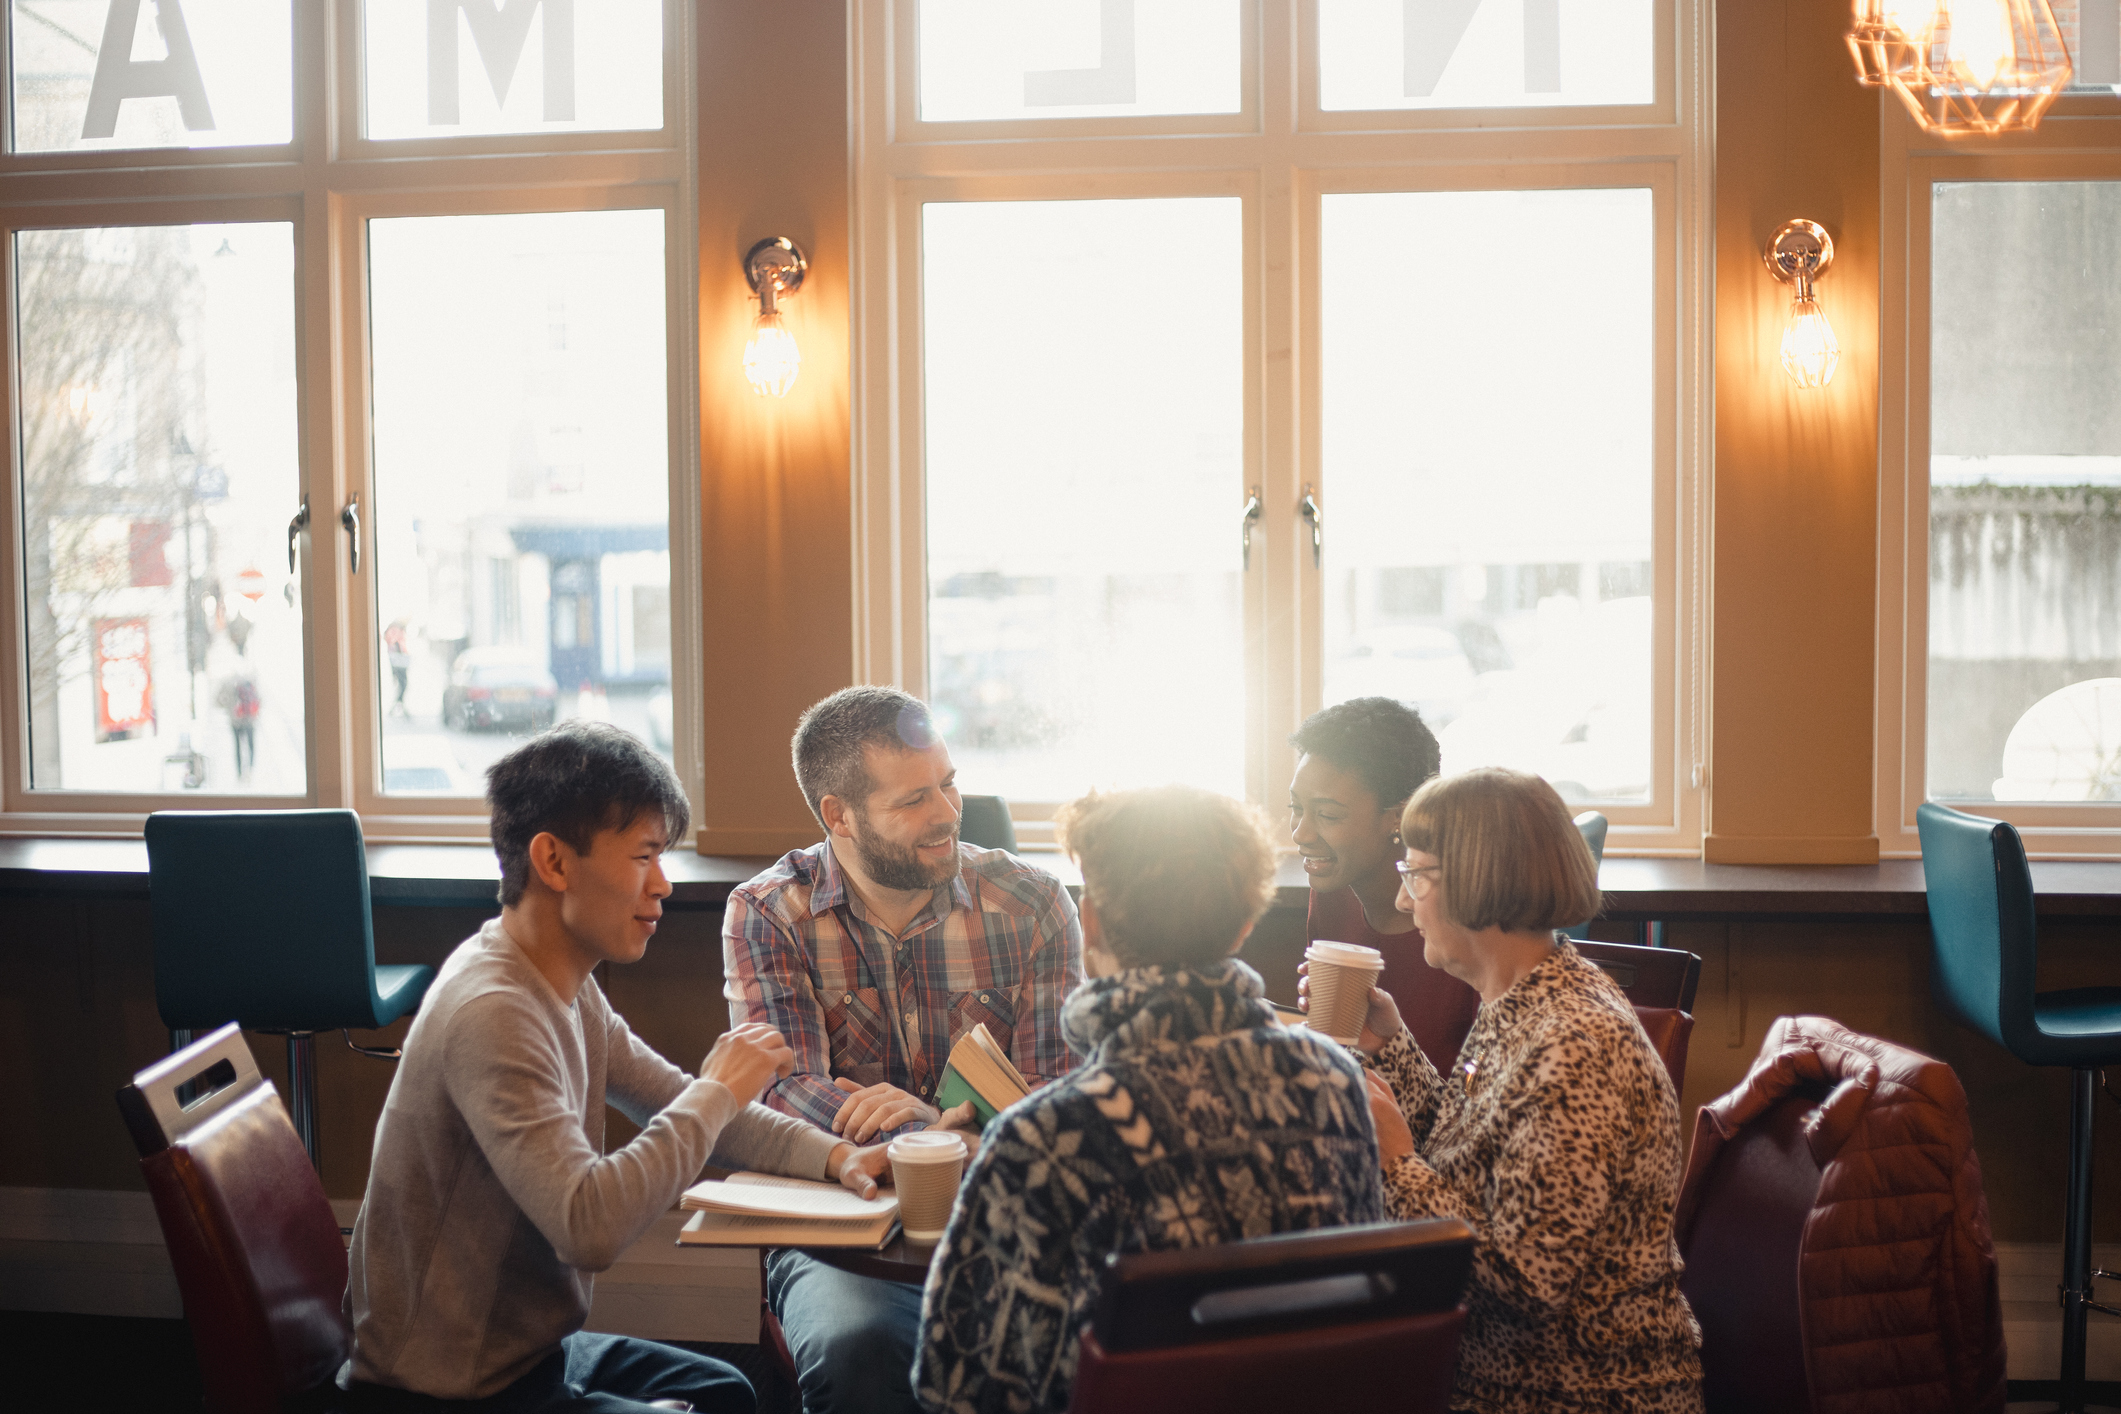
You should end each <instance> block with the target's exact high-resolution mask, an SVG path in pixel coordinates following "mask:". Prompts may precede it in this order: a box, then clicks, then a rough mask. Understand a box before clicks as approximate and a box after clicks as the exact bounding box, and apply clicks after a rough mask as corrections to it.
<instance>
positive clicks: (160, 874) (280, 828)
mask: <svg viewBox="0 0 2121 1414" xmlns="http://www.w3.org/2000/svg"><path fill="white" fill-rule="evenodd" d="M147 872H148V885H149V889H150V891H151V895H152V908H153V915H154V930H155V932H154V936H155V1004H156V1006H157V1007H158V1008H159V1009H160V1011H161V1013H162V1023H163V1025H165V1026H167V1027H169V1028H170V1031H171V1036H172V1041H173V1042H174V1043H176V1044H177V1045H182V1044H185V1043H188V1042H189V1041H190V1039H191V1034H190V1033H194V1032H201V1031H207V1030H211V1029H212V1028H214V1027H217V1026H220V1025H222V1024H224V1023H226V1022H230V1021H234V1022H239V1023H241V1024H242V1025H243V1026H244V1028H245V1029H247V1030H251V1031H264V1032H268V1033H280V1034H284V1035H285V1036H286V1037H287V1080H288V1085H287V1088H288V1091H289V1095H288V1111H289V1114H290V1116H291V1118H292V1119H293V1120H294V1125H295V1132H296V1133H297V1134H299V1135H301V1136H302V1147H303V1148H304V1149H306V1150H307V1151H308V1153H309V1159H310V1162H311V1163H312V1164H315V1163H316V1162H317V1052H316V1033H317V1032H319V1031H339V1032H342V1033H344V1032H346V1031H348V1030H349V1029H350V1028H356V1027H358V1028H359V1029H361V1030H364V1031H368V1030H374V1029H376V1028H377V1027H382V1026H388V1025H389V1024H390V1023H391V1022H393V1021H396V1020H397V1019H398V1018H399V1017H401V1016H404V1015H406V1014H407V1013H408V1012H411V1011H412V1010H413V1009H415V1008H416V1007H418V1006H419V1004H420V998H421V997H423V996H424V995H426V992H427V986H428V984H429V983H430V982H432V981H434V969H433V968H432V967H378V966H376V947H375V936H374V933H373V931H372V929H371V926H370V920H369V911H368V853H367V850H366V849H365V848H364V847H363V845H362V842H361V821H360V819H359V817H357V816H356V815H355V814H354V813H353V812H352V811H351V810H160V811H157V812H155V813H154V814H152V815H150V816H148V817H147ZM346 1044H347V1045H348V1046H349V1047H350V1048H352V1049H353V1050H356V1051H359V1052H361V1053H362V1054H363V1055H370V1056H377V1057H380V1058H383V1059H391V1060H394V1059H396V1058H397V1055H398V1053H397V1052H396V1051H395V1050H388V1049H374V1048H370V1047H365V1046H356V1045H354V1043H353V1037H352V1036H351V1035H347V1037H346Z"/></svg>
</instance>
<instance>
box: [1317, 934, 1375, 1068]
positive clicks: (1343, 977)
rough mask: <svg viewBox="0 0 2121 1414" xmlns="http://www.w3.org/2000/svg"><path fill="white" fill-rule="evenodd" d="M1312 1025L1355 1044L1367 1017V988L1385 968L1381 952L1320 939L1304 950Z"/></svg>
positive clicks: (1357, 944) (1346, 1044) (1368, 1007)
mask: <svg viewBox="0 0 2121 1414" xmlns="http://www.w3.org/2000/svg"><path fill="white" fill-rule="evenodd" d="M1304 962H1305V964H1306V969H1305V971H1306V976H1307V980H1308V982H1309V986H1308V987H1307V988H1306V989H1305V990H1306V992H1307V994H1308V996H1309V998H1310V1013H1311V1029H1312V1030H1314V1031H1318V1032H1321V1033H1323V1034H1324V1035H1327V1036H1330V1037H1332V1038H1333V1039H1334V1040H1336V1041H1338V1042H1340V1044H1342V1045H1343V1046H1352V1045H1354V1044H1355V1043H1356V1042H1357V1041H1358V1040H1359V1039H1360V1038H1361V1035H1362V1031H1363V1023H1364V1022H1365V1021H1367V1020H1368V1019H1369V1012H1370V990H1371V988H1373V987H1375V986H1376V985H1377V979H1378V978H1379V977H1380V976H1381V975H1383V973H1384V970H1385V959H1384V954H1383V953H1381V952H1379V951H1378V950H1377V949H1376V948H1366V947H1363V946H1362V945H1361V944H1359V943H1334V942H1326V941H1324V940H1320V941H1318V942H1315V943H1313V944H1311V946H1310V947H1309V948H1307V949H1305V951H1304Z"/></svg>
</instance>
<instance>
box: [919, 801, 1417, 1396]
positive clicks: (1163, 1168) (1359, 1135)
mask: <svg viewBox="0 0 2121 1414" xmlns="http://www.w3.org/2000/svg"><path fill="white" fill-rule="evenodd" d="M1059 826H1060V834H1061V841H1062V845H1063V847H1064V848H1066V849H1067V851H1068V852H1069V853H1070V854H1071V855H1073V856H1074V857H1075V859H1076V861H1077V863H1079V864H1080V865H1081V866H1082V871H1083V898H1082V922H1083V953H1084V959H1085V963H1086V966H1087V967H1088V970H1089V971H1090V972H1091V973H1092V974H1093V975H1092V977H1091V979H1090V980H1089V981H1086V982H1085V983H1083V985H1082V986H1081V987H1079V988H1077V989H1076V990H1075V991H1074V992H1073V993H1072V994H1071V995H1070V996H1069V998H1068V1000H1067V1002H1066V1004H1065V1005H1064V1007H1063V1009H1062V1012H1061V1024H1062V1027H1063V1029H1064V1030H1065V1032H1066V1034H1067V1037H1068V1044H1069V1045H1070V1046H1071V1047H1072V1048H1073V1050H1074V1051H1075V1053H1076V1054H1077V1055H1079V1056H1082V1057H1084V1058H1085V1059H1084V1061H1083V1064H1082V1065H1080V1066H1078V1067H1077V1068H1076V1069H1074V1070H1072V1071H1070V1072H1069V1073H1068V1074H1066V1075H1064V1076H1062V1077H1061V1078H1060V1079H1058V1080H1056V1081H1054V1082H1053V1083H1052V1084H1050V1085H1047V1086H1045V1087H1044V1088H1042V1089H1039V1090H1035V1091H1033V1092H1032V1093H1031V1094H1030V1095H1028V1096H1026V1097H1025V1098H1024V1099H1022V1100H1019V1101H1018V1102H1017V1103H1016V1104H1014V1105H1012V1106H1010V1107H1009V1108H1008V1109H1006V1110H1004V1111H1002V1112H1001V1114H1000V1115H998V1116H996V1117H995V1119H994V1120H993V1121H992V1122H991V1123H989V1125H988V1126H987V1132H986V1136H985V1140H984V1143H983V1144H982V1146H981V1149H980V1152H979V1155H978V1157H977V1158H975V1159H974V1160H973V1162H972V1165H971V1167H970V1169H969V1170H968V1171H967V1172H966V1174H965V1181H964V1186H963V1187H962V1188H961V1189H960V1190H959V1193H958V1199H957V1208H956V1210H955V1211H954V1212H953V1213H952V1214H951V1217H950V1225H949V1228H948V1229H947V1230H946V1231H945V1232H944V1234H943V1238H942V1242H941V1243H940V1245H939V1247H938V1250H937V1253H936V1260H935V1265H934V1266H933V1267H932V1268H931V1269H930V1271H929V1275H928V1287H927V1291H926V1292H925V1293H924V1296H923V1299H922V1303H921V1327H922V1337H923V1338H922V1344H921V1348H920V1353H919V1355H918V1357H917V1358H916V1361H915V1364H914V1370H913V1374H914V1379H913V1386H914V1393H915V1394H916V1395H917V1396H918V1397H919V1399H920V1401H921V1403H922V1404H923V1405H924V1406H926V1407H927V1408H929V1409H938V1410H940V1409H949V1410H952V1411H975V1410H1005V1409H1006V1410H1012V1411H1025V1410H1032V1411H1037V1410H1045V1411H1054V1414H1058V1411H1061V1410H1065V1409H1066V1408H1067V1407H1068V1399H1069V1395H1070V1393H1071V1392H1072V1391H1073V1389H1074V1385H1075V1363H1076V1356H1077V1353H1078V1351H1079V1349H1080V1343H1081V1332H1082V1328H1083V1325H1084V1323H1085V1322H1086V1321H1087V1320H1088V1319H1089V1316H1090V1306H1091V1303H1092V1301H1093V1300H1094V1299H1095V1297H1096V1295H1097V1290H1098V1281H1099V1279H1100V1277H1101V1275H1102V1273H1103V1271H1104V1267H1105V1259H1106V1258H1107V1257H1109V1256H1112V1255H1114V1254H1117V1253H1123V1252H1145V1251H1154V1250H1158V1249H1163V1248H1174V1247H1200V1246H1205V1245H1208V1244H1211V1243H1218V1242H1229V1241H1234V1240H1236V1239H1238V1238H1244V1237H1260V1236H1264V1235H1266V1234H1268V1233H1275V1232H1292V1231H1304V1230H1310V1229H1315V1228H1327V1227H1339V1226H1342V1225H1344V1224H1347V1223H1361V1222H1376V1221H1379V1220H1381V1219H1382V1218H1383V1216H1384V1197H1383V1193H1382V1191H1381V1189H1380V1187H1379V1160H1378V1154H1377V1144H1376V1140H1375V1138H1374V1136H1373V1134H1372V1131H1371V1127H1370V1124H1371V1121H1370V1114H1369V1106H1368V1103H1367V1097H1366V1095H1365V1091H1364V1086H1363V1080H1362V1072H1361V1070H1360V1068H1359V1067H1358V1066H1357V1065H1356V1064H1355V1062H1354V1060H1353V1059H1352V1058H1350V1057H1349V1055H1348V1054H1347V1052H1345V1051H1343V1050H1341V1048H1340V1047H1338V1046H1336V1045H1334V1044H1333V1043H1332V1042H1330V1041H1327V1040H1325V1039H1324V1038H1323V1037H1320V1036H1317V1035H1314V1034H1313V1033H1311V1032H1309V1031H1306V1030H1303V1029H1301V1028H1284V1027H1282V1026H1279V1025H1277V1024H1276V1023H1275V1020H1274V1016H1273V1012H1272V1010H1271V1009H1270V1008H1269V1007H1268V1005H1267V1003H1266V1001H1265V999H1264V997H1263V988H1262V986H1261V983H1260V980H1259V974H1258V973H1256V972H1254V971H1253V970H1252V969H1251V968H1249V967H1247V966H1245V965H1244V964H1243V963H1242V962H1239V961H1238V960H1237V958H1236V956H1235V954H1236V952H1237V950H1238V948H1239V947H1240V946H1242V945H1243V943H1244V941H1245V938H1246V936H1247V935H1249V934H1250V933H1251V931H1252V924H1253V922H1254V921H1255V920H1256V919H1258V917H1259V915H1260V914H1261V913H1263V912H1265V911H1266V907H1267V904H1268V902H1269V901H1270V900H1271V899H1272V897H1273V890H1274V843H1273V840H1272V838H1271V837H1270V836H1269V835H1268V833H1267V827H1266V823H1265V821H1263V820H1262V819H1261V818H1260V816H1259V813H1258V812H1257V811H1256V810H1253V809H1252V808H1251V807H1250V806H1246V805H1241V804H1239V803H1238V802H1237V801H1234V800H1230V799H1228V798H1226V797H1223V796H1219V795H1211V794H1209V793H1208V792H1206V791H1201V790H1194V789H1192V788H1191V787H1187V786H1165V787H1162V788H1159V789H1156V790H1140V791H1127V792H1124V793H1121V794H1116V795H1090V796H1086V797H1084V798H1083V799H1081V800H1078V801H1076V802H1074V803H1073V804H1071V805H1068V806H1066V807H1064V808H1063V809H1062V811H1061V814H1060V817H1059Z"/></svg>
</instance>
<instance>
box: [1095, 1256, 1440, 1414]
mask: <svg viewBox="0 0 2121 1414" xmlns="http://www.w3.org/2000/svg"><path fill="white" fill-rule="evenodd" d="M1472 1261H1473V1234H1472V1230H1471V1229H1470V1228H1468V1227H1466V1225H1465V1224H1463V1223H1461V1222H1458V1221H1457V1220H1456V1219H1448V1218H1446V1219H1436V1220H1430V1221H1426V1222H1412V1223H1371V1224H1366V1225H1364V1226H1361V1227H1351V1228H1336V1229H1332V1230H1329V1231H1326V1232H1319V1233H1311V1232H1302V1233H1281V1234H1277V1235H1275V1236H1272V1237H1260V1238H1252V1239H1249V1240H1247V1241H1243V1242H1230V1243H1223V1244H1220V1245H1216V1246H1209V1247H1194V1248H1185V1249H1181V1250H1177V1251H1165V1252H1142V1253H1134V1254H1130V1255H1127V1256H1122V1257H1113V1258H1111V1259H1109V1264H1108V1266H1107V1269H1106V1277H1105V1282H1104V1285H1103V1287H1102V1289H1101V1290H1100V1292H1099V1296H1098V1304H1097V1307H1096V1310H1095V1313H1094V1315H1093V1318H1092V1320H1091V1323H1090V1324H1089V1325H1088V1326H1087V1327H1085V1328H1084V1331H1083V1337H1082V1353H1081V1357H1080V1359H1079V1361H1078V1363H1077V1366H1076V1377H1075V1390H1074V1396H1073V1401H1072V1404H1071V1408H1072V1409H1074V1410H1076V1411H1079V1414H1088V1411H1106V1410H1111V1411H1133V1410H1142V1409H1154V1410H1157V1411H1158V1414H1195V1411H1197V1414H1253V1412H1254V1411H1258V1414H1286V1412H1287V1410H1289V1409H1290V1408H1292V1407H1294V1408H1302V1407H1305V1406H1307V1405H1312V1404H1316V1403H1317V1402H1318V1401H1319V1399H1320V1397H1321V1395H1326V1394H1328V1393H1329V1394H1330V1398H1331V1399H1332V1401H1333V1402H1334V1403H1335V1404H1336V1405H1338V1404H1347V1405H1348V1406H1349V1407H1351V1408H1362V1407H1372V1408H1391V1409H1394V1410H1398V1411H1405V1414H1428V1411H1436V1414H1441V1411H1443V1410H1445V1409H1447V1408H1448V1407H1449V1401H1450V1394H1451V1383H1452V1380H1453V1378H1454V1376H1455V1374H1456V1372H1457V1366H1458V1341H1459V1337H1460V1334H1461V1333H1462V1331H1463V1330H1464V1326H1465V1308H1464V1307H1462V1306H1460V1305H1459V1299H1460V1297H1461V1296H1462V1295H1463V1293H1464V1290H1465V1282H1466V1275H1467V1273H1468V1272H1469V1271H1470V1270H1471V1267H1472Z"/></svg>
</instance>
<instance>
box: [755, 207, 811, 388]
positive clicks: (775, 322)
mask: <svg viewBox="0 0 2121 1414" xmlns="http://www.w3.org/2000/svg"><path fill="white" fill-rule="evenodd" d="M809 269H810V262H809V261H808V260H805V259H804V258H803V252H802V251H801V249H799V248H798V247H797V246H796V243H795V242H794V241H791V240H789V239H788V238H787V237H786V236H768V237H767V238H766V239H765V240H762V241H760V242H759V243H758V244H757V245H755V246H753V247H752V248H751V249H750V250H747V251H745V252H744V279H745V280H746V281H747V282H748V283H749V284H750V286H751V288H752V290H753V292H754V293H756V294H757V295H758V297H759V317H758V319H757V321H756V322H755V323H753V324H752V326H751V337H750V338H749V339H747V340H746V341H745V343H744V376H745V377H746V378H748V379H750V380H751V391H753V392H754V393H757V394H758V395H759V396H760V397H765V396H766V395H767V394H769V393H771V394H772V395H773V396H774V397H776V398H785V397H787V396H788V390H789V389H790V388H793V387H794V386H795V375H796V374H798V373H800V372H801V371H802V368H803V351H802V350H801V349H798V348H797V347H796V346H795V335H793V334H791V333H789V332H788V326H787V325H785V324H783V323H781V304H780V301H781V296H782V295H792V294H794V293H795V292H796V291H797V290H799V289H801V288H802V287H803V275H804V272H806V271H807V270H809Z"/></svg>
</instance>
